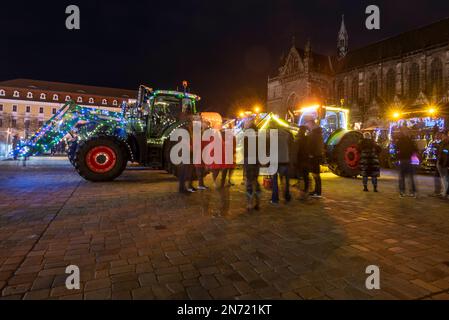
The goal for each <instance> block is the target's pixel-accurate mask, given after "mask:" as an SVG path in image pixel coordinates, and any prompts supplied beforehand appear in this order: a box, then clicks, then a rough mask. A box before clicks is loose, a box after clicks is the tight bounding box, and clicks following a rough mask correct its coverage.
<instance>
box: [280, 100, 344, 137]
mask: <svg viewBox="0 0 449 320" xmlns="http://www.w3.org/2000/svg"><path fill="white" fill-rule="evenodd" d="M348 114H349V110H348V109H344V108H339V107H333V106H319V105H316V106H311V107H306V108H302V109H300V110H297V111H294V112H293V114H291V115H290V117H288V118H287V120H288V121H289V122H293V123H294V124H296V125H298V126H305V125H306V124H307V122H309V121H310V120H312V121H315V122H317V123H318V124H319V126H320V127H321V128H322V130H323V136H324V140H325V141H328V140H329V138H330V137H331V135H332V134H333V133H334V132H336V131H337V130H347V129H348Z"/></svg>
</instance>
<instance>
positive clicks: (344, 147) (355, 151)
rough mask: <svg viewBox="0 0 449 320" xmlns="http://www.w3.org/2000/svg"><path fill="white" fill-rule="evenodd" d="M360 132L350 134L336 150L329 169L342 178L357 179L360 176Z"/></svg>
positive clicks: (346, 135)
mask: <svg viewBox="0 0 449 320" xmlns="http://www.w3.org/2000/svg"><path fill="white" fill-rule="evenodd" d="M361 138H362V135H361V134H360V133H359V132H355V131H354V132H348V133H347V134H345V136H344V137H343V138H342V139H341V141H340V142H339V143H338V144H337V146H336V147H335V148H334V150H333V152H332V156H331V159H332V160H331V161H330V165H329V169H330V170H331V171H332V172H333V173H334V174H336V175H338V176H340V177H347V178H350V177H357V176H358V175H360V166H359V163H360V156H361V153H360V150H359V147H358V145H359V142H360V139H361Z"/></svg>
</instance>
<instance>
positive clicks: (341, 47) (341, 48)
mask: <svg viewBox="0 0 449 320" xmlns="http://www.w3.org/2000/svg"><path fill="white" fill-rule="evenodd" d="M348 39H349V37H348V32H347V31H346V26H345V16H344V15H343V16H342V18H341V27H340V31H339V32H338V40H337V53H338V57H339V58H340V59H343V58H344V57H346V55H347V54H348V49H349V43H348Z"/></svg>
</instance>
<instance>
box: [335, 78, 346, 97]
mask: <svg viewBox="0 0 449 320" xmlns="http://www.w3.org/2000/svg"><path fill="white" fill-rule="evenodd" d="M344 98H345V84H344V82H343V80H340V81H339V82H338V84H337V99H338V101H340V100H341V99H344Z"/></svg>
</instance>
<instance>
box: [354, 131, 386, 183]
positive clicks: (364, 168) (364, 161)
mask: <svg viewBox="0 0 449 320" xmlns="http://www.w3.org/2000/svg"><path fill="white" fill-rule="evenodd" d="M359 148H360V152H361V157H360V170H361V175H362V178H363V191H364V192H368V191H369V190H368V180H369V178H370V177H371V182H372V183H373V187H374V192H378V188H377V182H378V178H379V177H380V160H379V155H380V153H381V151H382V149H381V148H380V146H378V145H377V144H376V142H374V140H373V139H372V136H371V133H369V132H365V133H364V134H363V139H362V140H361V141H360V144H359Z"/></svg>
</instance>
